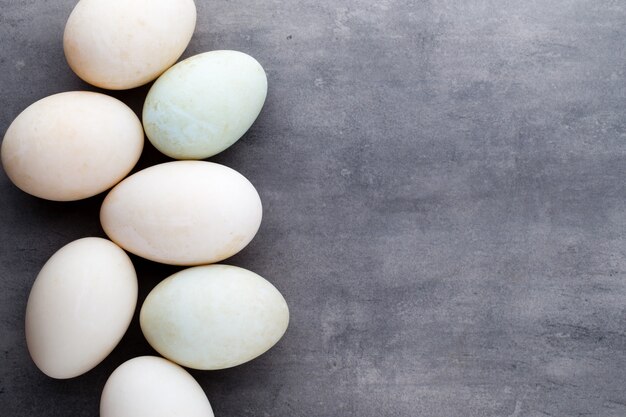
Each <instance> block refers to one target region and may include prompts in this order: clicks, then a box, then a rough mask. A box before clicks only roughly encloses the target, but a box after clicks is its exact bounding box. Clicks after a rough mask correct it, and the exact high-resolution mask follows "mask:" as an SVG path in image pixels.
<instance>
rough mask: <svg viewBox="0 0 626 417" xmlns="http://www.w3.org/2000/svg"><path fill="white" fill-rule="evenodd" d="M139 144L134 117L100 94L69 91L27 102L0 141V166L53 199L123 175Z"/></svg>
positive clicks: (89, 192)
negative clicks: (0, 161) (0, 151)
mask: <svg viewBox="0 0 626 417" xmlns="http://www.w3.org/2000/svg"><path fill="white" fill-rule="evenodd" d="M142 149H143V129H142V126H141V122H140V121H139V118H138V117H137V116H136V115H135V113H133V111H132V110H131V109H130V108H129V107H128V106H126V105H125V104H124V103H122V102H121V101H119V100H117V99H114V98H113V97H109V96H106V95H104V94H99V93H92V92H87V91H72V92H66V93H60V94H55V95H52V96H49V97H46V98H44V99H42V100H39V101H37V102H36V103H34V104H32V105H31V106H29V107H28V108H27V109H26V110H24V111H23V112H22V113H21V114H20V115H19V116H17V118H16V119H15V120H14V121H13V123H11V125H10V126H9V129H8V130H7V132H6V134H5V136H4V141H3V142H2V165H3V166H4V169H5V171H6V173H7V175H8V176H9V178H10V179H11V181H13V183H14V184H15V185H16V186H18V187H19V188H20V189H22V190H23V191H25V192H27V193H29V194H32V195H34V196H37V197H40V198H45V199H48V200H55V201H71V200H80V199H83V198H87V197H91V196H94V195H96V194H99V193H101V192H103V191H106V190H107V189H109V188H111V187H112V186H113V185H115V184H116V183H118V182H119V181H120V180H121V179H122V178H124V177H125V176H126V175H127V174H128V173H129V172H130V171H131V169H132V168H133V167H134V166H135V164H136V163H137V161H138V160H139V156H140V155H141V151H142Z"/></svg>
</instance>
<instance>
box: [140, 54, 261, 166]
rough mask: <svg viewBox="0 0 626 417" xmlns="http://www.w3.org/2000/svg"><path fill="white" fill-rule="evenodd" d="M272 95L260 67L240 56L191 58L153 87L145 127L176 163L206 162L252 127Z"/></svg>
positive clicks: (147, 102) (150, 138) (147, 100)
mask: <svg viewBox="0 0 626 417" xmlns="http://www.w3.org/2000/svg"><path fill="white" fill-rule="evenodd" d="M266 95H267V77H266V76H265V71H264V70H263V67H262V66H261V64H259V63H258V62H257V61H256V60H255V59H254V58H252V57H251V56H249V55H246V54H244V53H242V52H237V51H212V52H206V53H203V54H200V55H196V56H193V57H191V58H188V59H186V60H184V61H182V62H180V63H178V64H176V65H175V66H173V67H172V68H170V69H169V70H168V71H166V72H165V73H164V74H163V75H162V76H161V77H160V78H159V79H158V80H157V81H156V82H155V83H154V85H153V86H152V88H151V89H150V92H149V93H148V96H147V98H146V102H145V104H144V108H143V125H144V128H145V131H146V135H147V136H148V139H149V140H150V142H152V144H153V145H154V146H155V147H156V148H157V149H158V150H159V151H161V152H163V153H164V154H166V155H168V156H170V157H172V158H175V159H204V158H207V157H209V156H213V155H215V154H217V153H219V152H221V151H223V150H224V149H226V148H228V147H229V146H231V145H232V144H233V143H235V142H236V141H237V140H239V138H241V137H242V136H243V135H244V133H246V131H248V129H249V128H250V126H252V123H254V121H255V120H256V118H257V117H258V115H259V113H260V112H261V108H262V107H263V103H264V102H265V97H266Z"/></svg>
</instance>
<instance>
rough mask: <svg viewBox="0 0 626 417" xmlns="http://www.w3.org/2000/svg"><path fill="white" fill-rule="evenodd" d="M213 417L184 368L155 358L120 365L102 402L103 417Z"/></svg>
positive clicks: (107, 383) (202, 396)
mask: <svg viewBox="0 0 626 417" xmlns="http://www.w3.org/2000/svg"><path fill="white" fill-rule="evenodd" d="M173 416H181V417H213V410H212V409H211V404H210V403H209V400H208V399H207V397H206V395H205V394H204V391H203V390H202V388H201V387H200V385H199V384H198V383H197V382H196V380H195V379H193V377H192V376H191V375H189V373H188V372H187V371H185V370H184V369H183V368H181V367H180V366H178V365H176V364H174V363H172V362H170V361H168V360H165V359H163V358H157V357H155V356H141V357H138V358H134V359H131V360H129V361H127V362H124V363H123V364H122V365H120V366H119V367H118V368H117V369H116V370H115V371H114V372H113V373H112V374H111V376H110V377H109V379H108V380H107V382H106V384H105V385H104V390H103V391H102V397H101V399H100V417H173Z"/></svg>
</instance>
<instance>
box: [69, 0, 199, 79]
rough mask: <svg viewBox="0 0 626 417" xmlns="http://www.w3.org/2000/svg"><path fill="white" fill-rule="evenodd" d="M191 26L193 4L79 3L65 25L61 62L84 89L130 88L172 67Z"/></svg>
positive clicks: (159, 0) (169, 0) (170, 0)
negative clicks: (70, 69) (85, 87)
mask: <svg viewBox="0 0 626 417" xmlns="http://www.w3.org/2000/svg"><path fill="white" fill-rule="evenodd" d="M195 26H196V6H195V4H194V2H193V0H81V1H79V2H78V4H77V5H76V7H75V8H74V10H73V11H72V14H71V15H70V17H69V19H68V21H67V24H66V25H65V34H64V37H63V46H64V49H65V57H66V59H67V62H68V64H69V66H70V67H71V68H72V70H73V71H74V72H75V73H76V74H77V75H78V76H79V77H80V78H82V79H83V80H85V81H86V82H88V83H89V84H93V85H95V86H98V87H102V88H107V89H110V90H124V89H128V88H134V87H138V86H140V85H143V84H146V83H148V82H150V81H152V80H154V79H155V78H157V77H158V76H159V75H160V74H161V73H162V72H163V71H165V70H166V69H168V68H169V67H171V66H172V65H173V64H174V63H175V62H176V60H177V59H178V58H179V57H180V56H181V55H182V53H183V52H184V51H185V48H186V47H187V45H188V44H189V41H190V40H191V36H192V35H193V31H194V29H195Z"/></svg>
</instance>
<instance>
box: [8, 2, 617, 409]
mask: <svg viewBox="0 0 626 417" xmlns="http://www.w3.org/2000/svg"><path fill="white" fill-rule="evenodd" d="M73 4H74V2H73V1H69V0H58V1H44V0H37V1H33V0H24V1H20V2H16V1H12V0H0V40H1V42H2V46H3V53H2V55H1V56H0V74H2V75H1V77H0V87H1V89H0V94H1V99H2V112H0V126H1V127H2V129H3V130H4V129H6V127H8V125H9V123H10V121H11V120H12V119H13V117H15V116H16V115H17V114H18V113H19V112H20V111H21V110H22V109H24V108H25V107H26V106H28V105H29V104H30V103H32V102H34V101H35V100H37V99H39V98H41V97H43V96H45V95H48V94H51V93H55V92H60V91H65V90H71V89H78V88H86V86H85V84H83V83H81V82H80V81H79V80H78V78H77V77H76V76H75V75H74V74H73V73H72V72H71V71H70V69H69V68H68V67H67V65H66V64H65V62H64V60H63V49H62V32H63V26H64V23H65V19H66V18H67V16H68V15H69V13H70V11H71V9H72V6H73ZM625 39H626V5H624V3H623V2H621V1H615V0H607V1H596V0H554V1H545V0H529V1H511V0H501V1H500V0H498V1H496V0H493V1H487V0H484V1H480V0H447V1H446V0H441V1H408V0H399V1H390V0H380V1H356V0H340V1H328V0H324V1H321V2H320V1H303V0H297V1H295V2H288V1H281V0H277V1H271V2H269V1H260V0H255V1H242V0H231V1H222V0H218V1H214V2H205V1H200V0H199V1H198V28H197V30H196V34H195V36H194V38H193V40H192V42H191V44H190V48H189V49H188V50H187V52H186V53H185V56H190V55H193V54H196V53H199V52H204V51H207V50H212V49H238V50H241V51H243V52H246V53H249V54H251V55H253V56H254V57H255V58H257V59H258V60H259V62H261V64H262V65H263V66H264V68H265V69H266V71H267V73H268V79H269V94H268V99H267V102H266V106H265V108H264V110H263V111H262V112H261V115H260V118H259V120H258V121H257V123H255V124H254V126H253V127H252V129H251V130H250V131H249V132H248V133H247V134H246V136H244V138H243V139H242V140H241V141H239V142H238V143H237V144H236V145H235V146H233V147H231V148H229V149H228V150H227V151H225V152H224V153H222V154H220V155H219V156H217V157H215V158H212V159H211V160H212V161H216V162H221V163H224V164H227V165H229V166H231V167H233V168H235V169H237V170H239V171H241V172H242V174H244V175H245V176H246V177H248V178H250V179H251V181H252V182H253V183H254V184H255V186H256V187H257V188H258V190H259V193H260V195H261V198H262V200H263V203H264V208H265V213H264V221H263V224H262V226H261V230H260V232H259V235H258V236H257V237H256V238H255V240H254V241H253V242H252V244H251V245H250V246H249V247H248V248H247V249H245V250H244V251H243V252H242V253H240V254H239V255H237V256H236V257H235V258H233V259H232V260H231V263H233V264H236V265H239V266H242V267H245V268H248V269H251V270H253V271H255V272H257V273H259V274H260V275H262V276H263V277H266V278H267V279H269V280H270V281H271V282H272V283H273V284H274V285H275V286H276V287H277V288H278V289H279V290H280V291H281V292H282V293H283V295H284V296H285V298H286V299H287V301H288V302H289V305H290V310H291V323H290V328H289V330H288V331H287V333H286V335H285V337H284V338H283V339H282V340H281V341H280V342H279V343H278V345H277V346H276V347H275V348H274V349H272V350H271V351H270V352H268V353H267V354H266V355H264V356H262V357H260V358H259V359H257V360H255V361H253V362H250V363H249V364H247V365H243V366H241V367H239V368H236V369H230V370H225V371H219V372H193V375H194V376H195V377H196V378H197V379H198V381H199V382H200V384H201V385H202V387H203V388H204V389H205V391H206V393H207V395H208V397H209V399H210V401H211V403H212V404H213V406H214V411H215V414H216V416H218V417H231V416H232V417H235V416H237V417H242V416H251V417H252V416H255V417H259V416H272V417H297V416H302V417H318V416H319V417H322V416H324V417H331V416H338V417H342V416H367V417H370V416H371V417H375V416H376V417H377V416H411V417H412V416H416V417H417V416H425V417H460V416H462V417H475V416H481V417H482V416H486V417H511V416H512V417H543V416H554V417H572V416H598V417H623V416H624V415H626V394H625V392H624V386H625V385H626V333H625V331H626V198H625V197H626V181H624V178H626V117H625V115H624V111H625V109H626V67H625V56H626V51H625V45H626V43H625V41H624V40H625ZM146 92H147V88H142V89H139V90H135V91H130V92H125V93H115V96H116V97H118V98H121V99H122V100H124V101H125V102H126V103H128V104H129V105H131V106H132V107H133V108H134V109H135V111H136V112H137V113H139V112H140V110H141V104H142V101H143V97H144V95H145V93H146ZM165 160H167V158H165V157H163V156H160V155H159V154H158V153H157V152H156V151H155V150H154V149H153V148H151V147H150V145H147V149H146V152H145V154H144V156H143V157H142V160H141V162H140V166H148V165H150V164H153V163H155V162H159V161H165ZM0 187H1V191H2V194H1V195H2V197H1V198H0V228H1V230H0V231H1V236H2V239H1V240H0V256H1V258H0V280H1V281H0V334H1V335H2V337H0V349H1V350H0V353H1V356H0V357H1V359H0V361H1V362H0V410H2V415H7V416H31V415H33V416H35V415H37V416H46V417H53V416H59V417H61V416H63V417H65V416H67V415H70V414H71V415H72V416H74V417H82V416H85V417H87V416H95V415H97V410H98V399H99V396H100V392H101V390H102V387H103V386H104V383H105V381H106V379H107V377H108V376H109V374H110V373H111V372H112V370H113V369H114V368H115V367H116V366H117V365H119V364H121V363H122V362H124V361H125V360H127V359H129V358H131V357H133V356H137V355H144V354H151V353H153V352H152V351H151V350H150V348H149V347H148V344H147V343H146V342H145V341H144V340H143V337H142V336H141V332H140V331H139V326H138V322H137V318H136V317H135V319H134V321H133V323H132V324H131V328H130V330H129V333H128V334H127V337H126V338H125V339H124V340H123V341H122V343H121V344H120V346H119V347H118V348H117V349H116V350H115V351H114V353H113V354H112V356H110V357H109V358H108V359H106V360H105V361H104V362H103V363H102V364H101V365H100V366H98V367H97V368H96V369H95V370H93V371H92V372H90V373H88V374H87V375H85V376H83V377H80V378H78V379H75V380H69V381H61V382H59V381H54V380H52V379H49V378H47V377H45V376H44V375H43V374H41V373H40V372H39V371H38V370H37V369H36V368H35V366H34V365H33V364H32V363H31V361H30V359H29V358H28V353H27V351H26V346H25V342H24V329H23V319H24V310H25V307H26V298H27V295H28V291H29V287H30V285H31V283H32V282H33V280H34V279H35V276H36V274H37V272H38V270H39V268H40V267H41V266H42V265H43V263H44V262H45V261H46V259H47V258H48V257H49V256H50V255H52V253H54V252H55V251H56V250H57V249H59V248H60V247H61V246H63V245H64V244H66V243H68V242H70V241H71V240H73V239H76V238H79V237H83V236H87V235H98V236H102V231H101V230H100V226H99V224H98V206H99V203H100V202H101V201H102V198H103V197H102V196H98V197H95V198H93V199H90V200H88V201H85V202H78V203H67V204H61V203H50V202H44V201H41V200H37V199H35V198H33V197H29V196H28V195H26V194H24V193H22V192H20V191H19V190H17V189H16V188H14V187H13V186H12V185H11V184H10V183H9V182H8V179H7V178H6V177H5V176H4V175H1V176H0ZM133 260H134V261H135V264H136V267H137V270H138V274H139V278H140V301H141V300H142V299H143V298H144V297H145V295H146V294H147V292H148V291H149V290H150V289H151V288H152V287H153V286H154V285H156V283H157V282H158V281H159V280H160V279H162V278H164V277H166V276H168V275H170V274H171V273H173V272H175V271H177V270H178V268H173V267H162V266H157V265H156V264H152V263H149V262H145V261H140V260H138V259H137V258H133Z"/></svg>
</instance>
